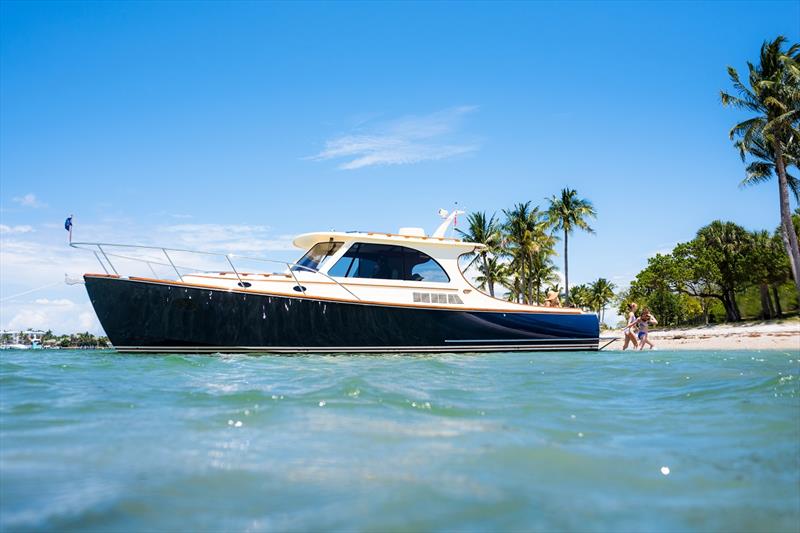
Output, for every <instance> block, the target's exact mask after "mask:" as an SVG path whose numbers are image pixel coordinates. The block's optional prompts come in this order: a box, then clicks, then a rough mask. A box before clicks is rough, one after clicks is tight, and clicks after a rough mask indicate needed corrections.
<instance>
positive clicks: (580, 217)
mask: <svg viewBox="0 0 800 533" xmlns="http://www.w3.org/2000/svg"><path fill="white" fill-rule="evenodd" d="M596 216H597V212H596V211H595V210H594V207H593V206H592V203H591V202H590V201H589V200H585V199H582V198H578V193H577V192H576V191H575V189H570V188H566V189H561V197H558V196H553V197H552V198H550V207H549V209H548V210H547V218H548V220H549V222H550V225H551V226H552V227H553V229H554V230H557V231H559V230H563V231H564V298H565V300H566V302H567V305H569V256H568V248H569V234H570V233H572V231H573V230H575V229H576V228H577V229H582V230H583V231H586V232H588V233H594V230H593V229H592V228H591V227H589V223H588V222H587V219H588V218H595V217H596Z"/></svg>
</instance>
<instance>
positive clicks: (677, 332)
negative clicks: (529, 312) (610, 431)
mask: <svg viewBox="0 0 800 533" xmlns="http://www.w3.org/2000/svg"><path fill="white" fill-rule="evenodd" d="M603 333H605V335H606V336H609V337H611V336H614V337H617V339H619V340H617V341H614V343H613V344H611V345H610V346H609V347H608V349H610V350H622V342H623V336H622V330H619V329H614V330H606V331H605V332H603ZM603 333H601V335H602V334H603ZM650 340H651V341H652V342H653V344H654V345H655V347H656V350H659V349H663V350H793V351H795V352H798V353H800V321H798V320H796V319H789V320H781V321H763V322H747V323H743V324H717V325H711V326H698V327H686V328H668V329H654V330H651V331H650ZM649 349H650V348H649V347H648V348H645V350H649ZM628 350H631V347H628ZM637 350H638V348H637Z"/></svg>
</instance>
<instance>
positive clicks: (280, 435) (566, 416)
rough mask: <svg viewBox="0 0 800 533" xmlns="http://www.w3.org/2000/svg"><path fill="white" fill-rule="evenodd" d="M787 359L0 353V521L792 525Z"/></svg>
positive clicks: (796, 377)
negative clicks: (667, 469) (666, 473)
mask: <svg viewBox="0 0 800 533" xmlns="http://www.w3.org/2000/svg"><path fill="white" fill-rule="evenodd" d="M799 359H800V351H798V352H780V351H769V352H689V351H684V352H661V351H657V352H646V353H638V352H637V353H632V352H626V353H622V352H601V353H569V354H520V353H501V354H484V355H436V356H388V355H387V356H339V357H331V356H298V357H287V356H282V357H280V356H259V357H253V356H184V355H167V356H143V355H136V356H130V355H118V354H115V353H113V352H110V351H97V352H91V351H85V352H84V351H66V350H62V351H39V352H24V351H4V352H0V416H1V417H2V418H0V530H3V531H27V530H78V529H79V530H90V531H130V530H141V529H151V530H152V529H158V530H174V531H178V530H181V531H189V530H193V531H204V530H215V531H218V530H229V531H310V530H313V531H319V530H360V531H374V530H392V531H406V530H407V531H427V530H445V529H446V530H470V531H475V530H478V531H499V530H503V531H507V530H539V531H545V530H548V531H549V530H587V531H607V530H624V531H646V530H670V531H676V530H684V531H700V530H703V531H704V530H716V531H797V530H798V529H800V360H799ZM662 467H668V468H669V474H668V475H664V474H663V473H662V470H661V469H662ZM665 472H666V470H665Z"/></svg>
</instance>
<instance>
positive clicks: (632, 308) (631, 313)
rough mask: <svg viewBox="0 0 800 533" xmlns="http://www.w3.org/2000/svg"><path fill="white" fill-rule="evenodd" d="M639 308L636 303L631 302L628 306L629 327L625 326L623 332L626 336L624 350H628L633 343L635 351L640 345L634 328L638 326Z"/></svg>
mask: <svg viewBox="0 0 800 533" xmlns="http://www.w3.org/2000/svg"><path fill="white" fill-rule="evenodd" d="M637 307H639V306H638V305H636V304H635V303H633V302H631V303H629V304H628V325H627V326H625V329H623V330H622V333H623V334H624V335H625V342H624V343H623V345H622V349H623V350H627V349H628V345H629V344H630V343H633V349H634V350H635V349H636V348H637V347H638V346H639V343H638V342H637V341H636V335H635V334H634V333H633V328H634V326H635V325H636V321H637V318H636V308H637Z"/></svg>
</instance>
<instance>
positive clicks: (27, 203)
mask: <svg viewBox="0 0 800 533" xmlns="http://www.w3.org/2000/svg"><path fill="white" fill-rule="evenodd" d="M13 200H14V202H16V203H18V204H19V205H21V206H22V207H47V204H44V203H42V202H40V201H39V199H37V198H36V195H35V194H33V193H32V192H29V193H28V194H26V195H24V196H16V197H14V198H13Z"/></svg>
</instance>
